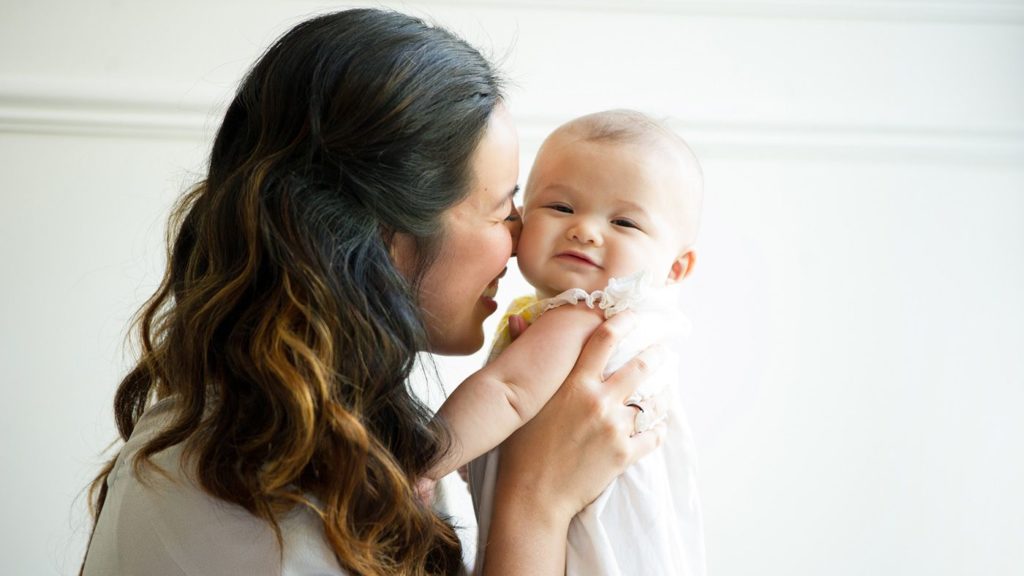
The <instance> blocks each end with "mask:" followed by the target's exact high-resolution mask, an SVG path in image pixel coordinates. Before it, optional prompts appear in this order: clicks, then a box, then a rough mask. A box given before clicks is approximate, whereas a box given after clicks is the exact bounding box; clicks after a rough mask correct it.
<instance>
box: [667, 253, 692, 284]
mask: <svg viewBox="0 0 1024 576" xmlns="http://www.w3.org/2000/svg"><path fill="white" fill-rule="evenodd" d="M696 262H697V253H696V252H694V251H693V250H688V251H686V252H684V253H683V254H681V255H680V256H679V257H678V258H676V259H675V261H673V262H672V268H670V269H669V271H668V279H667V280H666V281H665V283H666V284H675V283H677V282H682V281H683V278H686V277H687V276H689V275H690V272H693V265H694V264H696Z"/></svg>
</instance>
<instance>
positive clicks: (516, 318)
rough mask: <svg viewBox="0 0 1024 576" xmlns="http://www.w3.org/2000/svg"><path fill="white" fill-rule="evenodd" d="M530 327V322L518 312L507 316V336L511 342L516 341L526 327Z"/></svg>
mask: <svg viewBox="0 0 1024 576" xmlns="http://www.w3.org/2000/svg"><path fill="white" fill-rule="evenodd" d="M529 327H530V324H529V323H527V322H526V320H525V319H524V318H523V317H522V316H520V315H519V314H513V315H511V316H509V317H508V337H509V340H510V341H512V342H515V341H516V338H519V337H520V336H521V335H522V334H523V332H526V329H527V328H529Z"/></svg>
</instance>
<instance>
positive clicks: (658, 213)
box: [517, 110, 704, 298]
mask: <svg viewBox="0 0 1024 576" xmlns="http://www.w3.org/2000/svg"><path fill="white" fill-rule="evenodd" d="M703 190H704V180H703V176H702V174H701V169H700V164H699V163H698V162H697V158H696V156H694V154H693V152H692V151H691V150H690V148H689V147H688V146H687V145H686V143H685V142H683V140H682V139H681V138H680V137H679V136H677V135H676V134H674V133H673V132H671V131H670V130H668V129H667V128H665V127H664V126H662V125H661V124H659V123H658V122H655V121H654V120H652V119H650V118H648V117H647V116H645V115H643V114H641V113H639V112H634V111H630V110H611V111H607V112H598V113H596V114H590V115H587V116H583V117H581V118H577V119H575V120H572V121H570V122H568V123H566V124H563V125H562V126H560V127H559V128H558V129H557V130H555V131H554V132H553V133H552V134H551V135H550V136H548V138H547V139H546V140H545V141H544V144H543V145H542V146H541V148H540V151H539V152H538V153H537V158H536V160H535V161H534V164H533V169H532V170H531V171H530V177H529V180H528V181H527V184H526V192H525V197H524V205H523V231H522V234H521V236H520V238H519V247H518V249H517V259H518V261H519V268H520V270H521V271H522V273H523V276H524V277H525V278H526V279H527V280H528V281H529V282H530V284H532V285H533V286H534V287H535V288H536V289H537V293H538V295H539V296H540V297H542V298H548V297H551V296H554V295H556V294H558V293H560V292H563V291H565V290H568V289H569V288H583V289H585V290H588V291H593V290H600V289H602V288H604V287H605V286H607V284H608V280H609V279H610V278H622V277H625V276H629V275H631V274H634V273H637V272H639V271H641V270H645V271H647V272H648V273H649V274H650V275H651V277H653V278H654V279H655V281H656V282H658V283H661V282H662V279H664V283H665V284H672V283H675V282H679V281H680V280H682V279H683V278H685V277H686V275H687V274H689V273H690V271H691V270H692V269H693V263H694V252H693V244H694V242H695V240H696V236H697V227H698V225H699V222H700V210H701V203H702V200H703Z"/></svg>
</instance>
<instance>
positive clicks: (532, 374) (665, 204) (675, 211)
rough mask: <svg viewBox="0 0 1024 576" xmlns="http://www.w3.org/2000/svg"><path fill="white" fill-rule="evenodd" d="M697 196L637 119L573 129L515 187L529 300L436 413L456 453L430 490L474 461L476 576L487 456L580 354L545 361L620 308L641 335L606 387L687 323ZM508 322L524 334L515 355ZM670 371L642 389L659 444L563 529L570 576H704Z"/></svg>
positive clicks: (680, 167)
mask: <svg viewBox="0 0 1024 576" xmlns="http://www.w3.org/2000/svg"><path fill="white" fill-rule="evenodd" d="M702 195H703V180H702V175H701V170H700V165H699V164H698V162H697V159H696V157H694V155H693V153H692V152H691V151H690V149H689V148H688V147H687V146H686V144H685V143H684V142H683V141H682V140H681V139H680V138H679V137H678V136H676V135H675V134H673V133H672V132H670V131H669V130H667V129H666V128H664V127H663V126H661V125H660V124H658V123H657V122H654V121H653V120H651V119H649V118H648V117H646V116H644V115H642V114H640V113H638V112H632V111H625V110H615V111H608V112H601V113H597V114H591V115H589V116H584V117H582V118H578V119H576V120H573V121H571V122H569V123H567V124H565V125H563V126H561V127H559V128H558V129H557V130H555V132H554V133H552V134H551V135H550V136H549V137H548V138H547V140H545V142H544V144H543V146H542V147H541V149H540V152H539V153H538V155H537V159H536V161H535V163H534V166H533V170H532V171H531V173H530V178H529V181H528V182H527V186H526V194H525V206H524V210H523V230H522V234H521V236H520V239H519V245H518V250H517V259H518V262H519V267H520V269H521V270H522V273H523V276H524V277H525V278H526V279H527V280H528V281H529V282H530V283H531V284H532V285H533V286H534V287H535V288H536V296H529V297H525V298H520V299H518V300H516V301H515V302H513V305H512V307H511V308H510V310H509V313H508V315H506V318H505V319H504V320H503V321H502V324H501V326H500V328H499V335H498V338H497V340H496V341H495V345H494V349H493V350H492V354H491V357H490V359H489V362H488V364H487V365H486V366H485V367H484V368H483V369H481V370H480V371H479V372H477V373H476V374H474V375H473V376H471V377H470V378H468V379H467V380H466V381H465V382H463V383H462V384H461V385H460V386H459V387H458V388H457V389H456V390H455V391H454V392H453V393H452V395H451V396H450V397H449V398H448V400H447V401H446V402H445V404H444V405H443V406H442V407H441V409H440V410H439V411H438V415H439V417H441V418H442V419H444V420H445V421H446V423H447V425H448V426H449V428H450V429H451V430H452V436H453V437H454V438H455V439H457V440H458V442H459V443H458V444H457V445H456V446H453V449H452V450H451V451H450V452H449V454H448V456H447V457H446V458H445V459H444V460H443V461H441V462H439V463H437V464H436V465H435V466H434V468H433V469H432V471H431V472H430V473H429V474H428V481H429V480H430V479H432V480H436V479H438V478H440V477H441V476H443V475H445V474H447V473H449V472H451V471H452V470H454V469H455V468H457V467H459V466H461V465H462V464H464V463H466V462H468V461H470V460H472V459H474V458H476V460H474V461H473V462H472V463H471V465H470V487H471V490H472V492H473V500H474V505H475V507H476V512H477V517H478V520H479V527H480V542H481V544H482V545H481V546H480V547H479V551H478V555H477V567H478V569H477V572H478V573H479V572H481V571H482V570H481V569H482V566H483V558H484V548H485V544H486V541H487V534H488V529H489V526H490V516H491V506H492V501H493V490H494V481H495V476H496V473H497V463H498V449H496V448H495V449H493V450H492V448H494V447H495V446H496V445H497V444H498V443H499V442H501V441H502V440H503V439H505V438H506V437H508V436H509V434H511V433H512V432H514V431H515V430H516V429H517V428H518V427H519V426H521V425H522V424H524V423H525V422H527V421H528V420H529V419H530V418H532V417H533V416H534V415H535V414H536V413H537V412H538V411H539V410H540V409H541V408H542V407H543V406H544V404H545V403H546V402H547V401H548V399H550V398H551V396H552V395H553V394H554V393H555V388H556V387H557V386H556V387H552V386H551V384H550V383H552V382H562V381H563V380H564V379H565V377H566V376H568V374H569V372H570V371H571V370H572V368H573V363H574V362H575V357H576V355H578V353H579V350H578V349H577V350H575V352H576V355H572V354H559V355H557V356H558V357H559V358H561V359H559V358H554V357H552V355H549V354H546V353H545V352H546V351H547V350H549V349H550V348H552V347H565V346H576V347H577V348H579V347H580V346H581V345H582V344H581V343H583V342H585V341H586V338H587V336H589V334H590V333H591V332H593V330H594V329H595V328H596V327H597V326H598V325H599V323H600V322H601V321H602V320H603V318H605V317H611V316H612V315H614V314H616V313H618V312H621V311H623V310H626V309H630V310H633V312H634V314H635V317H636V321H637V322H636V324H637V326H636V328H635V329H634V330H633V332H632V333H630V334H629V335H628V336H626V337H625V338H624V339H623V340H622V341H621V342H620V344H619V346H618V348H617V349H616V351H615V353H614V354H613V356H612V358H611V359H610V360H609V362H608V365H607V366H606V368H605V373H606V375H607V374H611V373H612V372H614V371H615V370H617V369H618V368H620V367H621V366H622V365H623V364H625V363H626V362H627V361H629V360H630V359H631V358H632V357H633V356H635V355H636V354H637V353H638V352H640V351H642V350H643V349H645V348H647V347H648V346H650V345H652V344H654V343H656V342H667V343H669V345H668V346H666V347H665V348H666V349H667V350H668V351H671V350H672V349H673V348H678V346H672V345H671V344H672V342H673V341H675V340H678V338H679V337H680V336H681V335H682V334H683V333H684V332H685V331H686V327H687V322H686V319H685V318H684V317H683V316H682V315H681V313H680V312H679V310H678V308H677V304H676V303H677V300H678V294H676V292H675V291H674V290H672V287H673V286H675V285H678V283H679V282H680V281H681V280H683V279H684V278H685V277H686V276H687V275H688V274H689V273H690V272H691V271H692V270H693V264H694V252H693V244H694V241H695V238H696V232H697V227H698V223H699V218H700V207H701V201H702ZM566 304H568V305H566ZM512 315H516V316H518V317H521V318H524V319H525V320H526V321H527V322H531V323H532V327H531V328H530V329H528V330H526V331H525V332H524V333H523V334H522V335H521V336H520V337H519V338H518V339H516V341H515V342H514V343H512V342H511V338H510V337H509V329H508V319H509V318H510V317H511V316H512ZM542 325H543V327H542ZM574 343H575V344H574ZM669 356H671V354H669ZM538 358H544V359H545V361H543V362H538V361H537V359H538ZM565 358H571V361H570V360H566V359H565ZM674 360H675V359H674V358H671V359H670V361H666V362H664V363H662V365H661V368H660V369H658V370H657V371H655V372H654V373H653V374H652V375H651V376H650V378H649V379H648V381H647V382H646V383H645V385H644V386H642V387H641V388H640V390H638V393H639V394H640V396H641V398H643V397H647V396H653V395H657V399H658V403H659V405H661V406H665V407H666V410H665V413H666V416H667V423H666V424H667V426H668V430H667V432H666V436H665V442H664V445H663V447H662V448H661V449H660V450H658V451H656V452H655V453H654V454H651V455H649V456H647V457H646V458H644V459H642V460H640V461H639V462H637V463H636V464H634V465H633V466H632V467H630V468H629V469H628V470H627V471H626V472H625V473H624V474H623V475H622V476H620V477H619V478H618V479H617V480H616V481H615V482H614V483H613V484H612V485H611V486H609V488H608V489H606V490H605V491H604V493H602V494H601V496H599V497H598V498H597V500H595V501H594V502H593V503H591V504H590V506H588V507H587V508H586V509H585V510H583V511H582V512H581V513H580V514H579V515H577V517H576V518H575V519H574V520H573V522H572V523H571V525H570V528H569V535H568V549H567V554H566V570H567V573H569V574H580V575H588V576H589V575H598V574H682V575H686V576H691V575H693V576H700V575H703V573H704V544H703V529H702V523H701V517H700V507H699V503H698V500H697V492H696V482H695V475H694V465H695V463H694V451H693V445H692V441H691V438H690V433H689V430H688V428H687V426H686V421H685V418H684V415H683V412H682V410H681V407H680V406H679V399H678V394H677V392H676V390H675V388H676V386H674V384H675V383H674V382H673V380H674V379H675V374H676V370H675V365H674ZM545 383H546V384H545ZM636 406H637V409H638V410H639V411H642V410H643V408H642V405H636ZM647 416H649V415H648V414H647V413H643V412H641V413H638V418H637V426H636V428H637V430H636V431H637V432H638V433H639V432H643V429H644V428H646V427H649V426H650V425H651V422H649V418H645V417H647ZM487 450H491V451H490V452H488V453H486V454H484V453H485V452H486V451H487ZM481 455H483V456H482V457H480V458H477V457H478V456H481Z"/></svg>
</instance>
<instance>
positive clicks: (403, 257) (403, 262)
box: [387, 232, 416, 278]
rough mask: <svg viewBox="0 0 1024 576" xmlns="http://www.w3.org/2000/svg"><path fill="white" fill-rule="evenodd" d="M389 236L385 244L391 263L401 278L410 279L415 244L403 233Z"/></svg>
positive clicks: (414, 257)
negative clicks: (386, 244)
mask: <svg viewBox="0 0 1024 576" xmlns="http://www.w3.org/2000/svg"><path fill="white" fill-rule="evenodd" d="M390 236H391V237H390V238H389V239H387V243H388V255H389V256H391V263H392V264H394V265H395V268H396V269H398V271H399V272H400V273H401V274H402V275H403V276H405V277H406V278H410V277H411V276H412V273H413V268H414V267H415V266H416V242H415V241H414V240H413V238H412V236H410V235H409V234H406V233H404V232H392V233H391V234H390Z"/></svg>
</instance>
